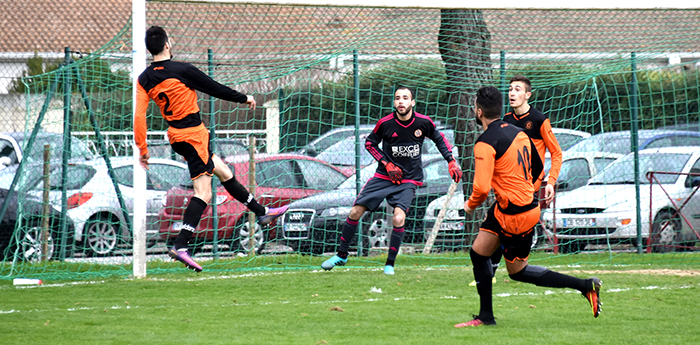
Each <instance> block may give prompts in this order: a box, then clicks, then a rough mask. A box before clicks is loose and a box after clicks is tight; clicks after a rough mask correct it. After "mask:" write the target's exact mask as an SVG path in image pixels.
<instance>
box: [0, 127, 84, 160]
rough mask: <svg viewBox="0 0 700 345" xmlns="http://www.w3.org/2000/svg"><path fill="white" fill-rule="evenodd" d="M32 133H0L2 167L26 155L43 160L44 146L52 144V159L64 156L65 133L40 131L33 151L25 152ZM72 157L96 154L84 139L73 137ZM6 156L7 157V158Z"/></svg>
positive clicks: (59, 158)
mask: <svg viewBox="0 0 700 345" xmlns="http://www.w3.org/2000/svg"><path fill="white" fill-rule="evenodd" d="M30 135H31V133H25V132H11V133H0V169H1V168H2V166H3V165H4V166H9V165H14V164H17V163H19V162H21V161H22V159H23V158H24V157H31V158H32V159H33V160H37V161H41V160H42V159H43V157H44V153H43V152H44V146H45V145H50V146H51V158H50V159H51V160H56V161H59V160H61V158H62V156H63V146H64V145H63V134H61V133H48V132H39V133H37V135H36V138H35V141H34V144H33V145H32V151H31V152H24V150H25V149H26V147H27V145H28V144H29V136H30ZM70 156H71V157H70V158H88V159H89V158H94V157H95V155H94V154H93V152H92V151H90V149H89V148H88V146H87V145H86V144H85V142H83V141H82V140H80V139H78V138H76V137H71V155H70ZM5 157H6V158H5Z"/></svg>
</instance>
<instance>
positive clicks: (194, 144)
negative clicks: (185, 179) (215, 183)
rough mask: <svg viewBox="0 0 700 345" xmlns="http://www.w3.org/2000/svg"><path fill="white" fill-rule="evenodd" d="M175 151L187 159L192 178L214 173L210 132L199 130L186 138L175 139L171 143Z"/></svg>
mask: <svg viewBox="0 0 700 345" xmlns="http://www.w3.org/2000/svg"><path fill="white" fill-rule="evenodd" d="M170 145H172V147H173V151H175V152H176V153H177V154H179V155H181V156H182V157H183V158H185V160H186V161H187V167H188V168H189V170H190V178H191V179H193V180H194V179H196V178H197V177H199V176H201V175H203V174H207V175H209V176H212V175H213V174H214V160H212V155H213V153H212V152H211V142H210V141H209V132H208V131H206V129H205V130H204V131H198V132H195V133H191V134H190V135H188V136H186V137H185V138H184V140H182V139H181V140H180V141H173V142H171V143H170Z"/></svg>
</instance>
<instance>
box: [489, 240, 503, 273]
mask: <svg viewBox="0 0 700 345" xmlns="http://www.w3.org/2000/svg"><path fill="white" fill-rule="evenodd" d="M502 257H503V247H502V246H498V248H496V251H495V252H493V254H491V267H492V268H493V276H494V277H495V276H496V270H497V269H498V265H500V263H501V258H502Z"/></svg>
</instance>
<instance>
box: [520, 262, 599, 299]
mask: <svg viewBox="0 0 700 345" xmlns="http://www.w3.org/2000/svg"><path fill="white" fill-rule="evenodd" d="M510 278H511V279H513V280H517V281H520V282H525V283H530V284H535V285H537V286H544V287H553V288H572V289H576V290H579V291H581V293H586V291H588V290H589V289H590V287H591V284H587V283H586V279H581V278H576V277H573V276H570V275H566V274H562V273H559V272H555V271H551V270H549V269H547V268H544V267H542V266H535V265H527V266H525V268H523V269H522V270H520V272H518V273H515V274H511V275H510Z"/></svg>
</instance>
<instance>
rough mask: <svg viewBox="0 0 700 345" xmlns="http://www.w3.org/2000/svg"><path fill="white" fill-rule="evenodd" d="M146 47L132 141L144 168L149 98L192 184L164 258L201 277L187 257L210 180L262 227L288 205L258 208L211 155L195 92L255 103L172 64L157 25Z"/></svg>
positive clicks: (167, 43) (184, 65) (186, 66)
mask: <svg viewBox="0 0 700 345" xmlns="http://www.w3.org/2000/svg"><path fill="white" fill-rule="evenodd" d="M146 48H147V49H148V51H149V52H150V53H151V54H152V55H153V63H152V64H151V65H150V66H148V67H147V68H146V70H145V71H143V73H141V75H139V78H138V85H137V89H136V116H135V122H134V140H135V141H136V146H138V148H139V151H140V153H139V154H140V158H139V161H140V163H141V166H143V168H144V169H148V159H149V158H150V155H149V154H148V147H147V144H146V131H147V127H146V110H147V108H148V103H149V101H150V100H151V99H152V100H153V101H154V102H155V103H156V105H158V107H159V108H160V112H161V115H162V116H163V118H164V119H165V120H166V121H167V122H168V125H169V127H168V139H169V140H170V145H171V146H172V148H173V151H175V152H177V153H178V154H180V155H181V156H182V157H184V158H185V160H186V161H187V166H188V168H189V171H190V177H191V178H192V182H193V184H194V197H193V198H192V199H191V200H190V202H189V204H187V208H186V209H185V214H184V216H183V219H182V229H181V230H180V233H179V234H178V236H177V239H176V243H175V245H174V246H173V247H172V248H171V249H170V251H169V252H168V254H169V255H170V257H172V258H173V259H175V260H177V261H180V262H182V263H183V264H185V266H186V267H187V268H191V269H193V270H195V271H197V272H199V271H201V270H202V267H201V266H200V265H199V264H197V263H196V262H195V261H194V260H192V258H191V256H190V255H189V253H188V242H189V240H190V239H191V238H192V235H193V232H194V231H195V229H196V228H197V225H198V224H199V220H200V218H201V217H202V213H203V212H204V209H205V208H206V207H207V204H208V203H209V201H210V200H211V196H212V190H211V178H212V175H216V177H218V178H219V180H221V181H222V182H221V184H222V185H223V186H224V187H225V188H226V191H227V192H228V193H229V194H231V196H232V197H234V198H235V199H236V200H238V201H240V202H241V203H243V204H244V205H246V206H247V207H248V209H250V210H251V211H252V212H254V213H255V214H256V215H257V216H258V222H259V223H260V224H262V225H265V224H268V223H270V222H271V221H272V220H274V219H275V218H277V217H279V216H281V215H282V214H283V213H284V212H285V211H286V210H287V206H284V207H279V208H268V207H263V206H261V205H260V204H258V202H257V201H255V199H254V198H253V196H252V195H251V194H250V193H248V191H247V190H246V189H245V187H243V185H241V183H240V182H238V181H237V180H236V178H235V176H234V175H233V172H232V171H231V169H230V168H229V167H228V166H227V165H226V164H225V163H224V162H223V161H222V160H221V158H219V157H218V156H217V155H215V154H213V153H212V152H211V148H210V145H209V143H210V142H209V131H208V130H207V128H206V127H204V124H203V123H202V119H201V116H200V114H199V106H198V105H197V93H196V91H201V92H204V93H206V94H209V95H212V96H214V97H218V98H221V99H223V100H227V101H230V102H238V103H245V104H248V106H249V107H250V108H252V109H255V105H256V103H255V99H253V97H252V96H246V95H244V94H242V93H240V92H238V91H236V90H233V89H231V88H229V87H227V86H225V85H222V84H220V83H218V82H216V81H214V80H213V79H212V78H210V77H209V76H207V75H206V74H204V73H203V72H202V71H200V70H199V69H197V68H196V67H194V66H193V65H191V64H188V63H183V62H176V61H173V60H172V51H171V49H172V43H171V42H170V40H169V39H168V35H167V33H166V32H165V30H164V29H163V28H161V27H159V26H151V27H150V28H149V29H148V30H147V31H146Z"/></svg>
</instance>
